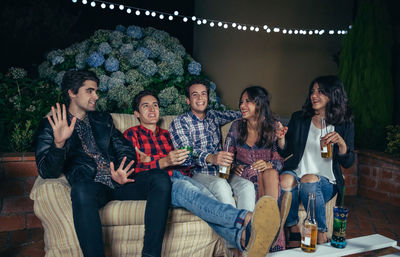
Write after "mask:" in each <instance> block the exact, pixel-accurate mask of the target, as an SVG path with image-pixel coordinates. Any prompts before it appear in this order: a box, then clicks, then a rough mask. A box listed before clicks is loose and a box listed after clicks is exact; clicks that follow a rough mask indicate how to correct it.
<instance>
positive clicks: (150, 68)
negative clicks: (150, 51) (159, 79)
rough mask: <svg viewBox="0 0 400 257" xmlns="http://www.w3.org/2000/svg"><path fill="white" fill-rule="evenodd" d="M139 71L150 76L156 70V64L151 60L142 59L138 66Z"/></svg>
mask: <svg viewBox="0 0 400 257" xmlns="http://www.w3.org/2000/svg"><path fill="white" fill-rule="evenodd" d="M139 71H140V72H141V73H143V74H144V75H146V76H148V77H152V76H153V75H154V74H156V72H157V64H155V63H154V62H153V61H152V60H144V61H143V62H142V64H140V66H139Z"/></svg>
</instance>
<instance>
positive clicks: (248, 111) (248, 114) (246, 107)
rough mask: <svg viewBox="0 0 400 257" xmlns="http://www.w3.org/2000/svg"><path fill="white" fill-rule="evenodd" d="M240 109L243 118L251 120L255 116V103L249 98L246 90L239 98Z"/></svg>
mask: <svg viewBox="0 0 400 257" xmlns="http://www.w3.org/2000/svg"><path fill="white" fill-rule="evenodd" d="M239 107H240V111H241V112H242V117H243V119H246V120H251V119H254V118H256V103H255V102H254V101H253V100H251V99H250V98H249V96H248V95H247V92H244V93H243V95H242V98H241V99H240V104H239Z"/></svg>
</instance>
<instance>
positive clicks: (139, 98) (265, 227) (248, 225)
mask: <svg viewBox="0 0 400 257" xmlns="http://www.w3.org/2000/svg"><path fill="white" fill-rule="evenodd" d="M133 107H134V110H135V111H134V114H135V116H136V117H137V118H138V119H139V121H140V125H139V126H136V127H132V128H129V129H127V130H126V131H125V132H124V136H125V137H126V138H127V139H128V140H129V141H130V142H131V143H132V145H133V146H134V147H135V148H136V152H137V165H136V167H135V173H140V172H146V171H147V170H150V169H153V168H159V169H164V170H167V171H168V173H169V175H170V176H171V181H172V191H171V198H172V199H171V203H172V206H173V207H175V208H177V207H181V208H185V209H187V210H188V211H190V212H192V213H193V214H195V215H197V216H199V217H200V218H202V219H203V220H205V221H206V222H207V223H208V224H209V225H210V226H211V227H212V228H213V229H214V230H215V231H216V232H217V233H218V234H219V235H220V236H222V237H223V238H224V239H225V240H227V241H228V242H230V243H231V244H233V245H235V246H236V247H237V249H239V250H240V251H244V250H246V251H247V252H248V256H254V257H258V256H260V257H261V256H263V257H264V256H266V254H267V252H268V250H269V248H270V246H271V244H272V243H273V241H274V238H275V236H276V234H277V231H278V228H279V223H280V215H279V210H278V206H277V204H276V201H275V200H274V199H273V198H271V197H269V196H266V197H263V198H261V199H260V200H259V201H258V203H257V205H256V208H255V210H254V212H253V213H252V212H249V211H247V210H243V209H242V210H239V209H237V208H235V207H233V206H232V205H230V204H224V203H221V202H219V201H217V200H216V199H215V197H214V196H213V194H212V193H211V192H209V191H208V189H207V188H206V187H204V186H203V185H201V184H200V183H198V182H196V181H195V180H193V179H192V178H190V177H189V176H187V175H188V174H187V172H186V171H187V170H188V167H184V166H182V164H183V163H184V162H185V160H186V159H187V158H188V156H189V153H190V152H189V151H188V150H186V149H178V150H174V147H173V144H172V141H171V137H170V135H169V133H168V130H164V129H161V128H160V127H159V126H158V125H157V123H158V121H159V116H160V113H159V100H158V97H157V96H156V95H155V94H154V93H153V92H151V91H146V90H145V91H142V92H140V93H139V94H138V95H136V96H135V99H134V106H133ZM256 234H257V236H256Z"/></svg>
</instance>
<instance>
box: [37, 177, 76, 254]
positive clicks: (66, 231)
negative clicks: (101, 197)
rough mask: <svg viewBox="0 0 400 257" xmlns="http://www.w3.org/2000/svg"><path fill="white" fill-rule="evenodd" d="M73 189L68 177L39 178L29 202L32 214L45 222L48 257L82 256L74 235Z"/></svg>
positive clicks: (43, 223)
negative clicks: (31, 203) (32, 202)
mask: <svg viewBox="0 0 400 257" xmlns="http://www.w3.org/2000/svg"><path fill="white" fill-rule="evenodd" d="M70 193H71V186H70V185H69V183H68V181H67V179H66V178H65V176H61V177H59V178H57V179H42V178H41V177H38V178H37V179H36V181H35V184H34V186H33V188H32V191H31V194H30V198H31V199H32V200H34V204H33V210H34V212H35V215H36V216H37V217H38V218H39V219H40V220H41V221H42V225H43V228H44V242H45V251H46V257H47V256H83V254H82V251H81V249H80V246H79V242H78V238H77V236H76V233H75V228H74V220H73V215H72V203H71V196H70Z"/></svg>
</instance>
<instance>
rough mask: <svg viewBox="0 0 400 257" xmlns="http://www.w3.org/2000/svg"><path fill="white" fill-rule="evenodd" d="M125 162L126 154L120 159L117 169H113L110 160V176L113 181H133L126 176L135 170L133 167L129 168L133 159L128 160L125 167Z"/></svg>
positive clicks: (122, 182) (123, 182)
mask: <svg viewBox="0 0 400 257" xmlns="http://www.w3.org/2000/svg"><path fill="white" fill-rule="evenodd" d="M125 162H126V156H125V157H124V158H123V159H122V162H121V164H120V165H119V167H118V169H117V170H115V169H114V163H113V162H110V169H111V177H112V179H113V180H114V181H115V182H117V183H118V184H120V185H123V184H126V183H129V182H134V181H135V180H134V179H130V178H128V177H129V176H130V175H131V174H132V172H133V171H134V170H135V169H134V168H132V169H131V170H129V169H130V168H131V167H132V164H133V163H134V161H133V160H132V161H130V162H129V163H128V165H126V167H125V168H124V166H125Z"/></svg>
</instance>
